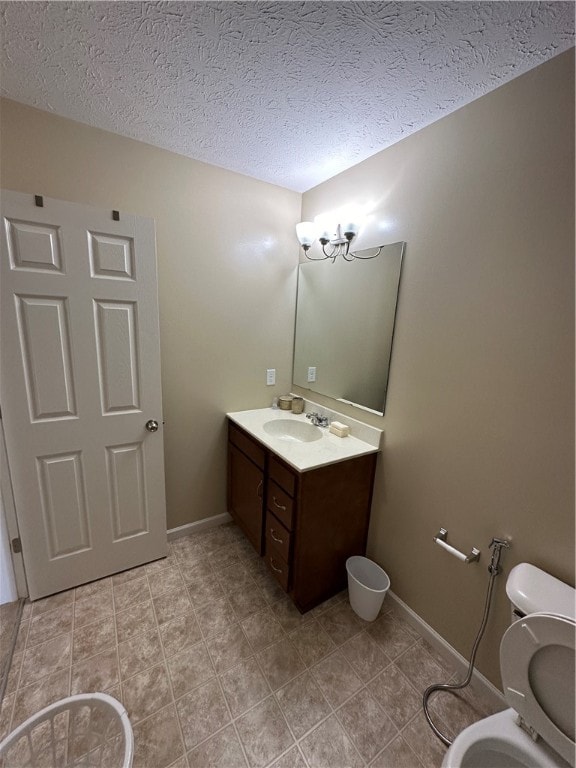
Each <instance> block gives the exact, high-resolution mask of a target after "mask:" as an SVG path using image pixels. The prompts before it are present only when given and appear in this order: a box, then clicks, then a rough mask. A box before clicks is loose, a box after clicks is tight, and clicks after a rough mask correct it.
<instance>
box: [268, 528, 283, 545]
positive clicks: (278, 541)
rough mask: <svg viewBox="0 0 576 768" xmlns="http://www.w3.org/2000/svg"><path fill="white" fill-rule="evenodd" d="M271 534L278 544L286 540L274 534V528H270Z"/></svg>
mask: <svg viewBox="0 0 576 768" xmlns="http://www.w3.org/2000/svg"><path fill="white" fill-rule="evenodd" d="M270 536H272V538H273V539H274V541H275V542H277V543H278V544H284V540H283V539H279V538H277V537H276V536H274V528H270Z"/></svg>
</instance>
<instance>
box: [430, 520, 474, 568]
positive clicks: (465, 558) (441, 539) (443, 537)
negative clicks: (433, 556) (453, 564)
mask: <svg viewBox="0 0 576 768" xmlns="http://www.w3.org/2000/svg"><path fill="white" fill-rule="evenodd" d="M447 539H448V531H447V530H446V528H440V530H439V531H438V533H437V534H436V536H434V539H433V541H434V543H435V544H439V545H440V546H441V547H442V548H443V549H445V550H446V552H450V554H451V555H454V557H457V558H458V560H461V561H462V562H463V563H476V562H478V560H480V550H479V549H476V547H472V552H470V554H469V555H466V554H464V552H460V550H458V549H456V547H453V546H452V545H451V544H448V541H447Z"/></svg>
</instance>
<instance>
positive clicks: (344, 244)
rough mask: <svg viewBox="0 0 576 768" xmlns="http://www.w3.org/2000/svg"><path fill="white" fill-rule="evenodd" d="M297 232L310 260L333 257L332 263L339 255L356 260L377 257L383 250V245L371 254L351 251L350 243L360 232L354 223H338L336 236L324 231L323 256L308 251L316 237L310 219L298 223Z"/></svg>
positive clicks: (322, 236) (321, 239) (322, 235)
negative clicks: (313, 254) (359, 253)
mask: <svg viewBox="0 0 576 768" xmlns="http://www.w3.org/2000/svg"><path fill="white" fill-rule="evenodd" d="M342 230H344V231H342ZM296 234H297V236H298V240H299V241H300V245H301V246H302V250H303V251H304V254H305V256H306V258H307V259H309V260H310V261H326V259H331V260H332V263H334V262H335V261H336V259H337V258H338V256H342V258H343V259H344V260H345V261H354V259H375V258H376V257H377V256H379V255H380V252H381V251H382V246H380V247H379V248H376V253H373V254H371V255H370V256H358V255H357V254H356V253H354V252H353V251H351V250H350V243H351V242H352V240H354V238H355V237H356V235H357V234H358V225H357V224H354V223H349V224H346V225H345V226H344V227H342V225H341V224H338V225H337V227H336V232H335V236H334V237H330V233H329V231H324V232H322V234H321V235H320V236H319V237H318V240H319V241H320V245H321V246H322V253H323V254H324V255H323V256H310V255H309V253H308V251H309V250H310V247H311V246H312V243H313V242H314V240H315V238H316V235H315V232H314V224H312V222H309V221H308V222H302V223H301V224H298V225H297V227H296Z"/></svg>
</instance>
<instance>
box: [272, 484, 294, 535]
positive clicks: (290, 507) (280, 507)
mask: <svg viewBox="0 0 576 768" xmlns="http://www.w3.org/2000/svg"><path fill="white" fill-rule="evenodd" d="M266 502H267V503H266V507H267V509H268V511H269V512H272V514H273V515H274V516H275V517H277V518H278V520H280V522H281V523H282V525H284V526H285V527H286V528H288V530H289V531H291V530H292V518H293V514H294V501H293V500H292V499H291V498H290V496H288V494H287V493H284V491H283V490H282V488H280V486H279V485H276V483H275V482H274V481H273V480H270V482H269V483H268V491H267V494H266Z"/></svg>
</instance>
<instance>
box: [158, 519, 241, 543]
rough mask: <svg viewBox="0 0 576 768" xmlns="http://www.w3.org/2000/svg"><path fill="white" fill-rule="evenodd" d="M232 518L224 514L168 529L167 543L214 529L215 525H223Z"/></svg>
mask: <svg viewBox="0 0 576 768" xmlns="http://www.w3.org/2000/svg"><path fill="white" fill-rule="evenodd" d="M231 520H232V518H231V517H230V515H229V514H228V512H224V513H223V514H221V515H213V516H212V517H205V518H204V519H203V520H196V522H195V523H186V524H185V525H179V526H178V527H177V528H169V529H168V531H167V538H168V541H173V540H174V539H179V538H180V537H181V536H188V535H189V534H191V533H198V532H199V531H205V530H208V528H215V527H216V526H217V525H224V523H229V522H231Z"/></svg>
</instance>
